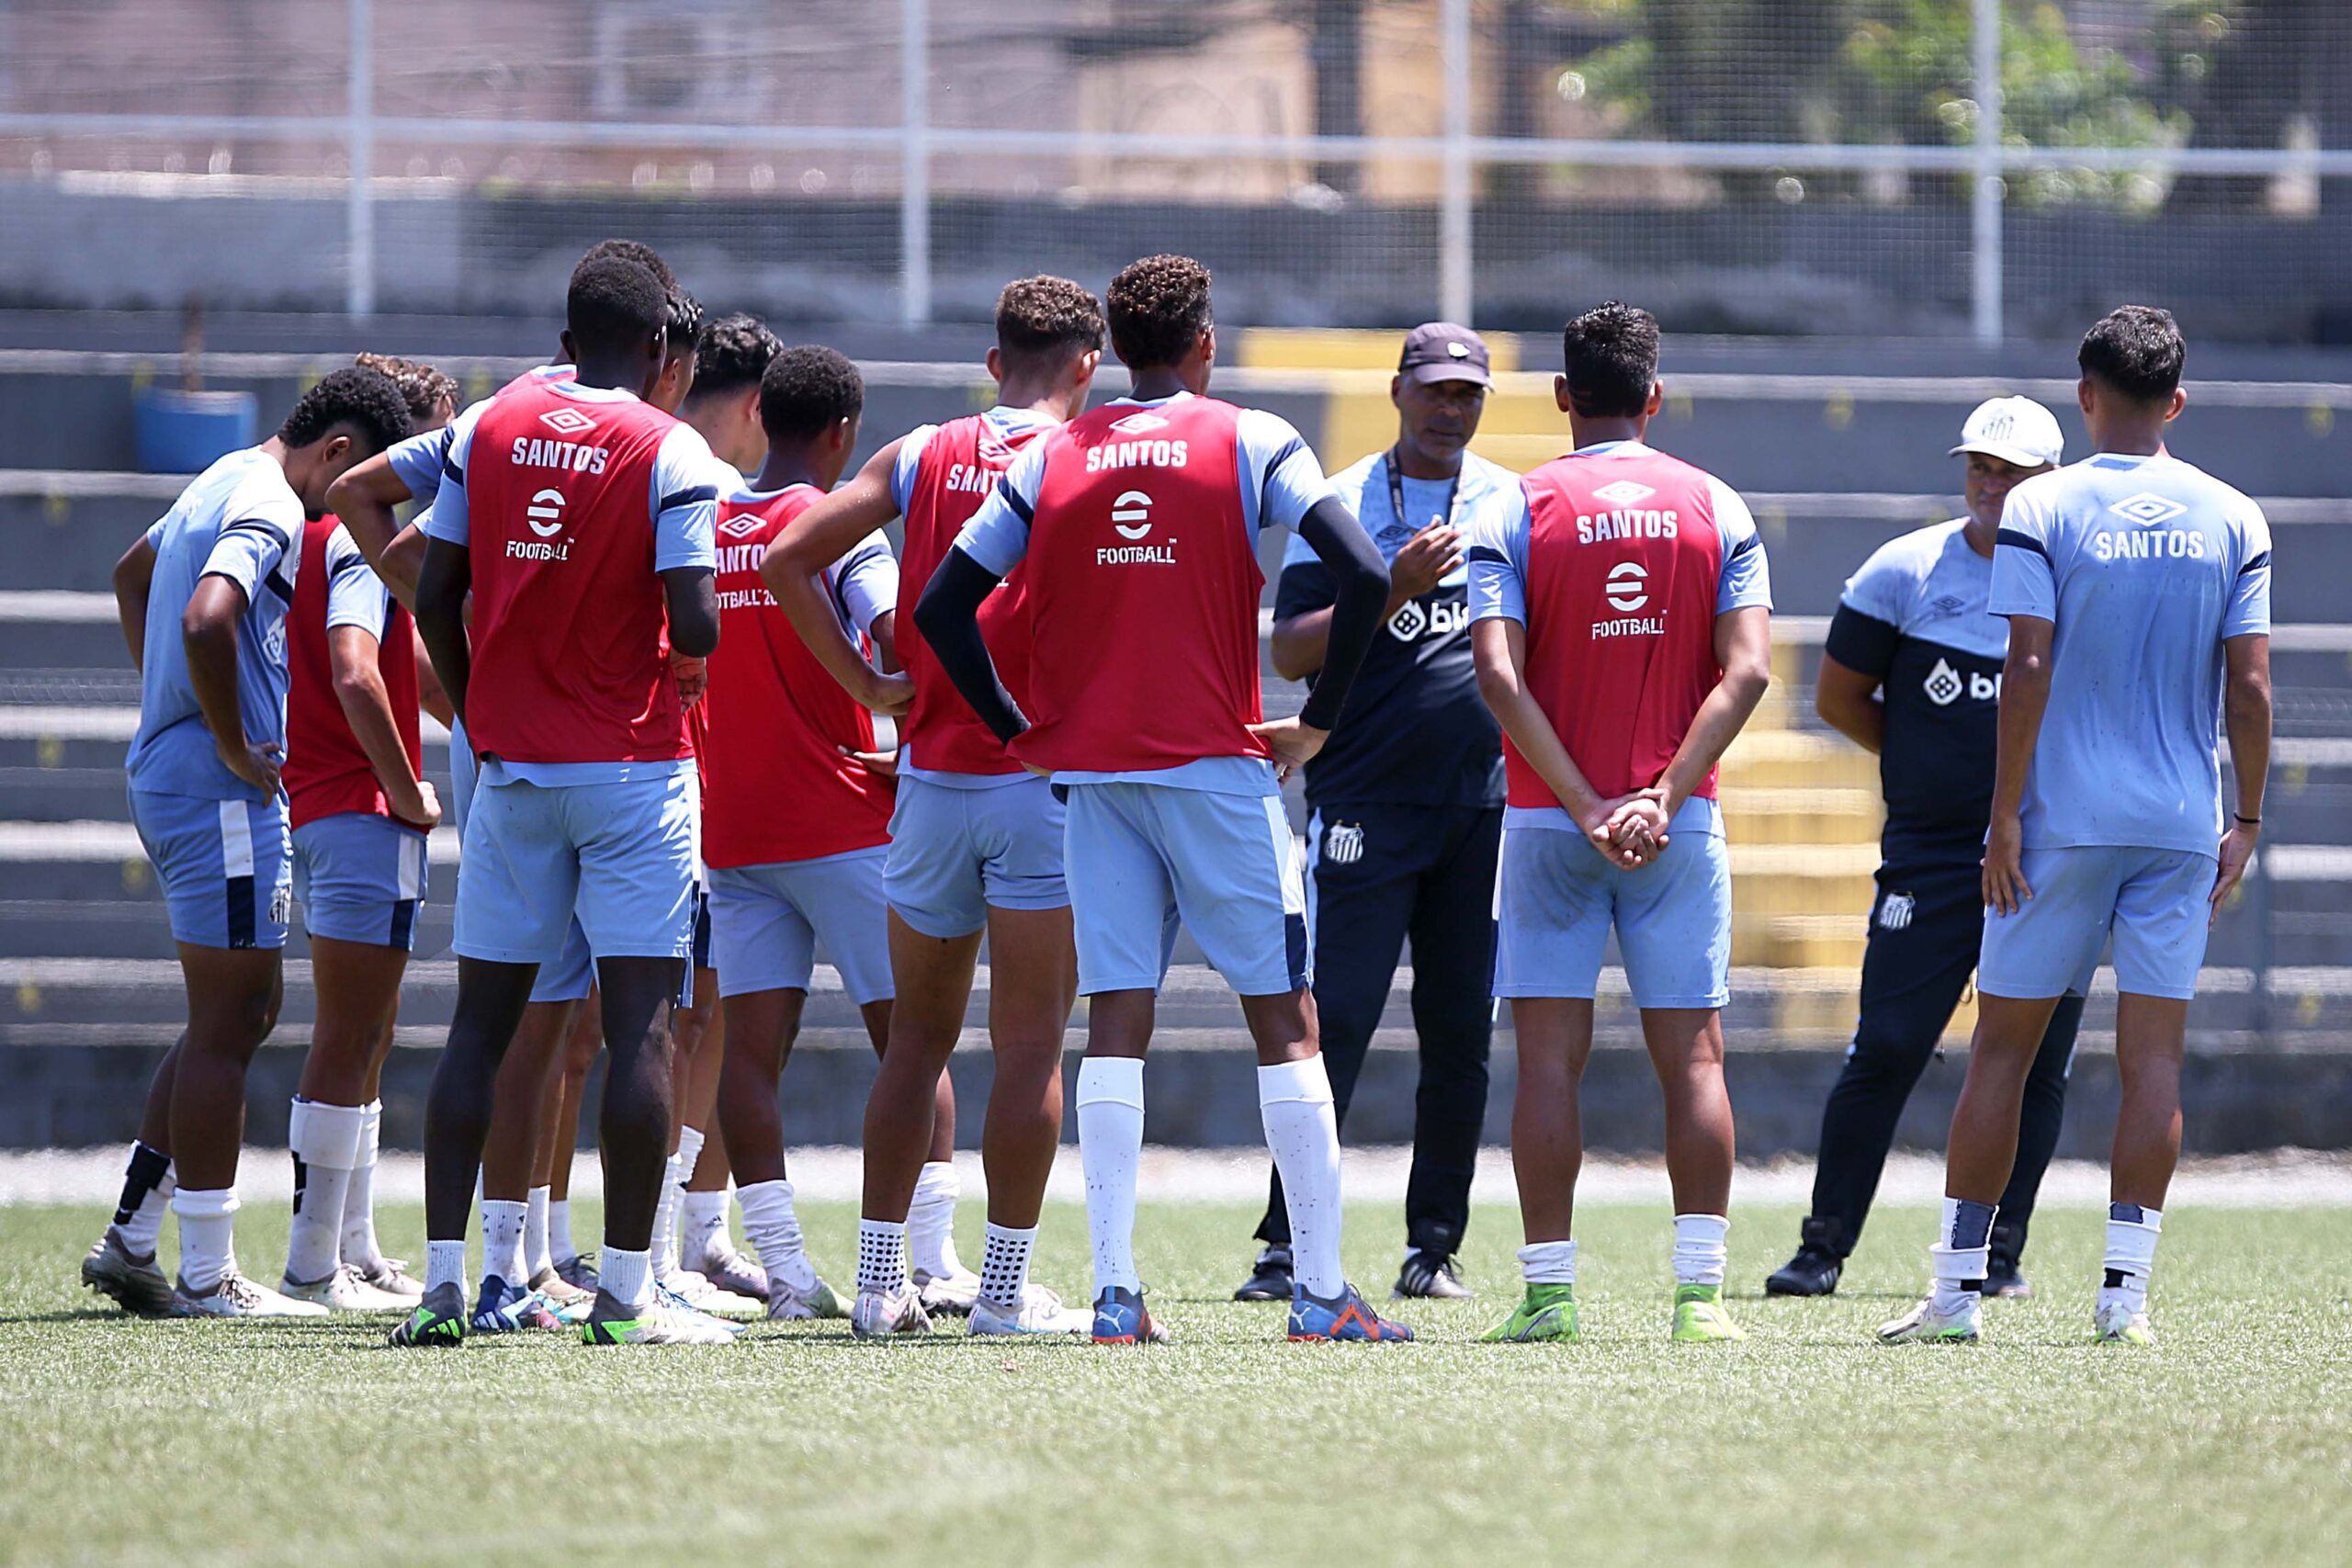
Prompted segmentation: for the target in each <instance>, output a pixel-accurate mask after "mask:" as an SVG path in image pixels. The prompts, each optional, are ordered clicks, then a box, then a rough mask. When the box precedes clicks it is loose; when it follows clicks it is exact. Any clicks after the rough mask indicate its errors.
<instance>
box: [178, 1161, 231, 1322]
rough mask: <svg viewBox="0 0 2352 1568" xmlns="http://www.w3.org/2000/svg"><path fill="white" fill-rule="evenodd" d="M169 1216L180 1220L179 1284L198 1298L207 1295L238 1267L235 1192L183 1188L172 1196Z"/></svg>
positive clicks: (228, 1189) (229, 1189)
mask: <svg viewBox="0 0 2352 1568" xmlns="http://www.w3.org/2000/svg"><path fill="white" fill-rule="evenodd" d="M172 1213H175V1214H177V1215H178V1216H179V1221H180V1282H181V1283H182V1284H184V1285H186V1286H187V1288H188V1290H189V1291H190V1292H194V1293H195V1294H197V1295H199V1296H200V1295H205V1294H208V1293H209V1292H210V1291H211V1290H212V1288H213V1287H214V1286H216V1285H218V1284H219V1283H220V1277H221V1276H222V1275H224V1274H226V1273H228V1272H229V1271H230V1270H231V1269H234V1268H236V1266H237V1253H236V1226H237V1190H236V1189H235V1188H233V1187H221V1188H217V1189H214V1190H211V1191H209V1192H191V1191H189V1190H187V1188H185V1187H183V1188H181V1189H180V1190H178V1191H177V1192H175V1193H173V1194H172Z"/></svg>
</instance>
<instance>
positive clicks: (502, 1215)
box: [481, 1198, 531, 1289]
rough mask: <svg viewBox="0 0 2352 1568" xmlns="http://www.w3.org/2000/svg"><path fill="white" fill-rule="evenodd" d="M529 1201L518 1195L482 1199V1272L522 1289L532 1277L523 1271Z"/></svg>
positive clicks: (488, 1277) (489, 1277) (488, 1276)
mask: <svg viewBox="0 0 2352 1568" xmlns="http://www.w3.org/2000/svg"><path fill="white" fill-rule="evenodd" d="M529 1218H530V1204H529V1203H528V1202H526V1201H523V1200H521V1199H518V1198H485V1199H483V1200H482V1201H481V1274H482V1279H483V1280H492V1279H497V1280H503V1281H504V1282H505V1283H507V1284H509V1285H513V1286H515V1287H516V1288H518V1289H519V1288H521V1287H522V1286H524V1285H527V1284H529V1283H530V1279H531V1277H530V1276H529V1275H528V1274H526V1273H525V1272H524V1271H523V1267H524V1265H523V1226H524V1224H526V1222H527V1221H528V1220H529Z"/></svg>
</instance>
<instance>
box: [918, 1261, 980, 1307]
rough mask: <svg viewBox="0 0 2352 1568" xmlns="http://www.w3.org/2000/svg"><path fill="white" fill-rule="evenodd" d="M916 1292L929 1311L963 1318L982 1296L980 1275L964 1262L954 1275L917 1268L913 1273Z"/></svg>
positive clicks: (957, 1267)
mask: <svg viewBox="0 0 2352 1568" xmlns="http://www.w3.org/2000/svg"><path fill="white" fill-rule="evenodd" d="M912 1278H913V1280H914V1287H915V1293H916V1294H917V1295H919V1296H921V1297H922V1309H923V1311H924V1312H926V1313H944V1314H947V1315H948V1316H950V1317H962V1316H963V1315H964V1314H967V1313H968V1312H970V1311H971V1310H972V1307H973V1304H974V1303H977V1302H978V1300H979V1299H980V1277H979V1276H978V1274H975V1273H973V1272H972V1271H971V1270H970V1269H967V1268H965V1267H964V1266H963V1265H962V1264H960V1263H959V1264H957V1265H956V1270H955V1272H954V1273H951V1274H933V1273H930V1272H928V1271H927V1270H924V1269H916V1270H915V1271H914V1274H913V1276H912Z"/></svg>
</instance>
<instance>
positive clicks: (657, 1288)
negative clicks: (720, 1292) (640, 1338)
mask: <svg viewBox="0 0 2352 1568" xmlns="http://www.w3.org/2000/svg"><path fill="white" fill-rule="evenodd" d="M671 1278H672V1279H675V1278H676V1276H675V1275H672V1276H671ZM653 1304H654V1305H655V1306H657V1307H660V1308H661V1309H662V1311H663V1312H666V1313H668V1314H670V1315H671V1316H673V1317H698V1318H700V1319H702V1320H703V1321H704V1322H706V1323H711V1324H716V1325H718V1326H719V1327H720V1328H722V1329H724V1330H725V1331H726V1332H727V1333H729V1334H730V1335H735V1334H741V1333H742V1332H743V1325H741V1324H740V1323H732V1322H729V1320H728V1319H726V1318H723V1317H720V1316H718V1314H715V1313H708V1312H705V1311H704V1310H703V1309H702V1308H700V1307H698V1306H696V1305H695V1303H693V1302H692V1301H690V1300H688V1299H687V1298H686V1297H684V1296H683V1295H680V1294H679V1293H678V1292H676V1291H674V1290H672V1289H671V1288H670V1285H669V1282H668V1281H667V1280H654V1281H653ZM760 1310H761V1309H760V1308H759V1306H758V1305H757V1304H756V1303H755V1304H754V1305H753V1306H752V1311H753V1312H754V1313H756V1312H758V1311H760ZM582 1321H585V1320H584V1319H583V1320H582Z"/></svg>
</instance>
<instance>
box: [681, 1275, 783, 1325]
mask: <svg viewBox="0 0 2352 1568" xmlns="http://www.w3.org/2000/svg"><path fill="white" fill-rule="evenodd" d="M657 1284H658V1285H659V1287H660V1288H661V1289H662V1290H665V1291H667V1292H670V1293H671V1294H672V1295H673V1296H675V1297H677V1298H678V1302H679V1303H684V1306H685V1307H686V1308H688V1309H689V1310H690V1311H694V1312H698V1313H702V1314H706V1315H707V1316H710V1317H757V1316H759V1315H760V1314H762V1313H763V1312H765V1311H766V1310H767V1303H765V1302H764V1301H761V1300H758V1299H756V1298H754V1297H751V1296H739V1295H737V1294H736V1293H735V1292H732V1291H722V1290H720V1289H719V1288H718V1286H717V1285H714V1284H712V1283H711V1282H710V1281H709V1280H707V1279H706V1278H704V1277H703V1276H702V1275H700V1274H697V1273H695V1271H694V1270H693V1269H671V1270H670V1272H669V1273H668V1274H666V1275H664V1276H662V1279H661V1280H658V1281H657Z"/></svg>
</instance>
